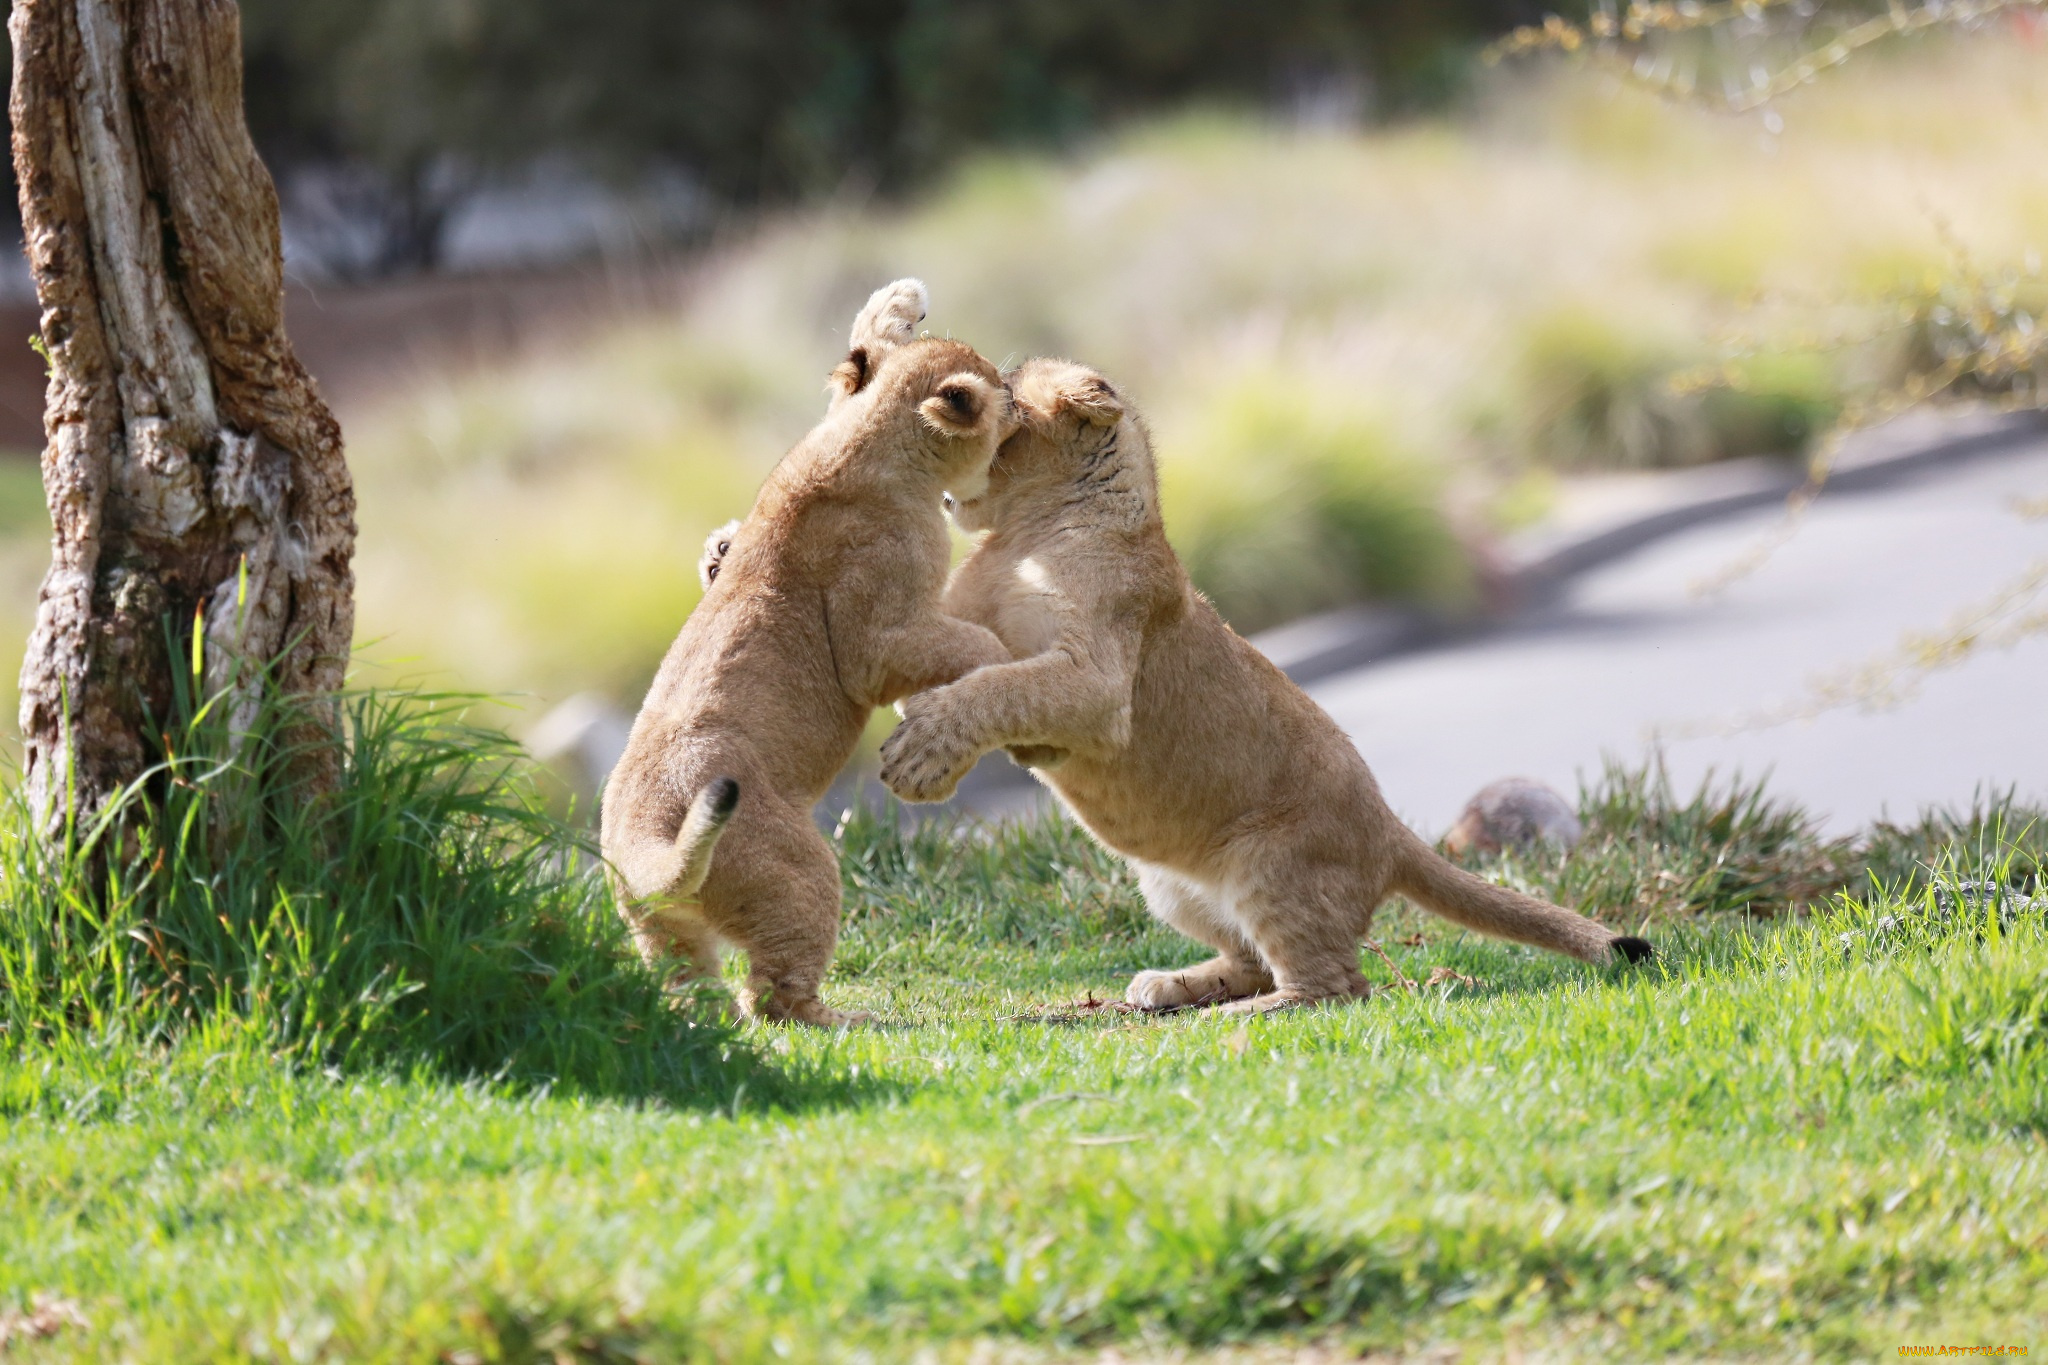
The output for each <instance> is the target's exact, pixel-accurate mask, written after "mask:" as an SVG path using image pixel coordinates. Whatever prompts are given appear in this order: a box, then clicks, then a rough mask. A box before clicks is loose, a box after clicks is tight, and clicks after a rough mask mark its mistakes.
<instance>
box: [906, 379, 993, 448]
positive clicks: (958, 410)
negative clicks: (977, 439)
mask: <svg viewBox="0 0 2048 1365" xmlns="http://www.w3.org/2000/svg"><path fill="white" fill-rule="evenodd" d="M1009 407H1010V404H1009V394H1008V392H1007V391H1006V390H1004V389H1003V388H1002V387H1001V386H999V385H996V384H991V383H989V382H988V381H987V380H986V379H983V378H982V377H981V376H980V375H978V374H974V373H971V372H968V371H962V372H961V373H959V374H956V375H952V376H949V377H948V378H946V379H942V380H940V381H939V387H938V389H937V390H936V391H935V392H934V393H933V394H932V396H931V397H929V398H927V399H925V400H924V401H923V402H922V403H919V404H918V405H917V411H918V414H919V415H920V416H922V417H923V418H924V420H925V425H926V426H928V427H930V428H931V429H932V430H933V431H936V432H938V433H939V434H940V435H941V436H952V437H956V438H958V437H966V436H974V435H978V434H980V433H981V432H984V431H988V430H991V429H993V428H999V427H1000V425H1001V423H1002V422H1003V420H1004V418H1005V417H1006V416H1007V414H1008V412H1009Z"/></svg>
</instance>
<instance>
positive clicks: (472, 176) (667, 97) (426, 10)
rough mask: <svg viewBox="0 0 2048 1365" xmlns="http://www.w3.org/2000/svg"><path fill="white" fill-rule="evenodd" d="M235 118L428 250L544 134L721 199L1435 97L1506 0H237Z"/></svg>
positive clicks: (550, 144)
mask: <svg viewBox="0 0 2048 1365" xmlns="http://www.w3.org/2000/svg"><path fill="white" fill-rule="evenodd" d="M242 10H243V15H244V33H245V46H246V49H247V60H248V104H249V113H250V122H251V125H252V128H253V130H254V132H255V134H256V137H257V141H258V143H259V145H260V146H261V147H262V149H263V151H264V153H265V155H266V157H268V158H269V159H270V161H271V163H272V165H273V167H276V168H279V169H282V170H284V171H285V172H286V173H287V174H286V178H287V179H289V174H290V172H291V171H293V170H294V169H296V168H299V167H304V166H309V165H311V166H319V167H324V168H327V169H329V170H343V171H346V172H348V173H350V174H351V175H352V176H353V177H354V180H353V184H354V188H355V190H356V198H357V200H358V204H359V207H360V209H361V211H362V212H363V213H364V214H365V215H366V216H368V217H369V218H371V219H373V220H374V221H376V222H377V223H378V224H379V226H380V228H381V230H382V233H383V235H384V239H385V246H384V250H383V252H382V253H381V256H380V258H379V259H378V260H377V261H376V262H375V267H376V268H380V269H387V270H391V269H401V268H407V267H419V266H427V265H431V264H432V263H433V259H434V255H435V253H436V251H437V249H438V241H439V233H440V229H441V227H442V225H443V224H444V223H445V221H446V218H447V214H448V211H449V209H450V207H452V205H453V204H454V203H455V202H456V201H457V200H458V199H459V198H460V196H461V195H462V194H464V193H466V192H468V191H469V190H470V189H472V188H474V187H475V185H476V184H477V183H478V182H479V181H480V180H483V179H487V178H488V177H490V176H491V175H493V174H496V173H503V172H506V171H516V170H517V169H519V168H521V167H524V166H527V165H529V164H531V163H533V162H534V161H535V160H536V159H539V158H543V157H546V156H549V155H556V154H559V155H567V156H570V157H573V158H575V159H576V160H577V162H578V163H579V164H582V165H586V166H591V167H595V168H597V169H599V170H601V171H604V172H606V173H608V174H610V175H612V176H614V177H622V178H625V177H632V176H636V175H642V174H645V173H648V172H650V171H660V172H668V173H673V174H681V175H683V176H686V177H687V178H688V179H689V180H690V181H691V182H692V183H694V184H696V185H698V186H699V187H701V188H702V189H703V190H705V191H706V192H707V193H708V194H709V195H711V196H712V197H713V198H714V199H716V200H718V201H719V202H722V203H727V204H735V205H742V206H744V205H753V204H761V203H776V202H789V201H793V200H800V199H805V198H810V197H815V196H819V195H827V194H831V193H834V192H837V191H839V190H841V189H843V188H845V187H847V186H849V185H853V186H871V187H875V188H879V189H881V190H883V191H885V192H895V191H899V190H902V189H905V188H908V187H911V186H914V185H916V184H919V183H921V182H923V181H925V180H927V179H929V178H930V177H931V176H932V175H933V174H934V173H935V172H938V171H940V170H942V169H943V168H945V167H947V166H949V165H951V164H952V163H954V162H955V161H957V160H958V159H959V158H961V157H962V156H963V155H964V154H967V153H970V152H973V151H976V150H978V149H981V148H985V147H988V146H992V145H993V146H1015V145H1022V144H1049V143H1053V144H1056V143H1061V142H1064V141H1067V140H1070V139H1072V138H1074V137H1076V136H1078V135H1082V134H1087V133H1092V132H1095V131H1097V130H1099V129H1101V128H1104V127H1106V126H1108V125H1110V124H1111V123H1113V122H1115V121H1117V120H1120V119H1122V118H1125V117H1127V116H1129V115H1132V114H1136V113H1143V112H1145V111H1148V110H1152V109H1156V108H1158V107H1160V106H1162V105H1167V104H1175V103H1182V102H1185V101H1188V100H1191V99H1193V100H1202V101H1212V102H1214V101H1220V102H1235V103H1242V104H1250V105H1254V106H1260V107H1271V106H1275V105H1280V106H1287V105H1292V106H1296V107H1298V108H1299V110H1300V111H1301V112H1302V113H1303V114H1304V115H1306V116H1308V117H1317V116H1324V115H1335V116H1338V117H1352V118H1356V117H1358V116H1359V115H1361V114H1364V113H1368V112H1371V111H1373V110H1374V109H1407V108H1413V107H1416V106H1418V105H1424V104H1431V103H1441V102H1442V100H1443V99H1444V98H1445V96H1446V95H1447V94H1448V93H1450V91H1451V90H1452V89H1453V88H1454V86H1455V84H1456V83H1457V81H1458V79H1459V75H1460V73H1461V72H1462V71H1463V70H1464V68H1465V64H1466V63H1465V60H1464V59H1465V58H1466V57H1467V56H1469V54H1470V52H1471V51H1473V50H1474V49H1476V47H1477V46H1478V45H1479V44H1480V43H1482V42H1484V41H1485V40H1487V39H1488V38H1491V37H1492V36H1494V35H1495V34H1497V33H1499V32H1500V31H1501V30H1503V29H1504V28H1506V27H1508V26H1509V25H1512V24H1514V23H1518V22H1523V21H1526V20H1530V19H1533V18H1537V17H1539V16H1540V14H1541V7H1540V6H1538V5H1536V4H1534V3H1530V0H1448V2H1445V3H1422V2H1421V0H1273V2H1272V3H1267V4H1262V5H1257V6H1248V5H1236V4H1229V3H1223V0H1170V3H1160V2H1159V0H1142V2H1141V0H1020V2H1016V3H995V2H994V0H770V2H769V3H760V2H759V0H693V3H690V4H687V5H679V4H674V3H670V2H669V0H583V3H580V4H576V5H563V4H559V3H549V0H243V3H242Z"/></svg>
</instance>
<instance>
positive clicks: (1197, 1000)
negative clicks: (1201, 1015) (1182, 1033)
mask: <svg viewBox="0 0 2048 1365" xmlns="http://www.w3.org/2000/svg"><path fill="white" fill-rule="evenodd" d="M1222 998H1223V994H1222V992H1221V991H1220V990H1219V989H1218V983H1217V982H1216V981H1215V980H1214V979H1212V978H1210V977H1207V976H1196V975H1195V974H1193V973H1191V972H1185V971H1182V972H1162V971H1145V972H1139V973H1138V974H1137V975H1136V976H1134V977H1132V978H1131V984H1130V986H1129V987H1128V988H1126V989H1125V991H1124V1003H1125V1004H1127V1005H1136V1006H1137V1007H1138V1008H1139V1009H1141V1010H1178V1009H1186V1008H1187V1007H1188V1006H1189V1005H1203V1004H1208V1003H1210V1002H1211V1001H1215V1000H1220V999H1222Z"/></svg>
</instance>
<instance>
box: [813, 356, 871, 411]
mask: <svg viewBox="0 0 2048 1365" xmlns="http://www.w3.org/2000/svg"><path fill="white" fill-rule="evenodd" d="M874 373H875V367H874V365H873V363H871V362H870V361H869V360H868V348H867V347H865V346H856V347H854V348H853V349H852V350H851V351H848V352H847V353H846V359H844V360H842V361H840V362H839V364H838V366H837V367H835V368H834V369H833V371H832V373H831V374H829V375H827V376H826V377H825V387H827V388H829V389H831V390H833V391H834V392H835V393H837V394H838V395H839V396H840V397H842V398H851V397H853V396H854V395H855V394H857V393H859V392H860V391H861V390H862V389H864V388H866V387H867V386H868V380H869V379H871V378H873V377H874Z"/></svg>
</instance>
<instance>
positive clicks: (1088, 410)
mask: <svg viewBox="0 0 2048 1365" xmlns="http://www.w3.org/2000/svg"><path fill="white" fill-rule="evenodd" d="M1059 405H1060V409H1061V410H1062V411H1064V412H1071V413H1073V414H1074V415H1075V416H1076V417H1078V418H1080V419H1081V420H1082V421H1084V422H1086V423H1088V424H1089V425H1090V426H1097V427H1113V426H1115V425H1116V424H1117V423H1118V422H1121V421H1122V420H1123V418H1124V400H1123V399H1121V398H1119V397H1117V394H1116V390H1115V389H1113V388H1111V387H1110V385H1109V381H1108V380H1107V379H1104V378H1103V377H1102V376H1101V375H1097V374H1091V375H1089V376H1088V377H1087V378H1085V379H1081V380H1077V381H1076V382H1075V383H1073V384H1072V385H1070V386H1068V387H1066V388H1063V389H1061V390H1060V393H1059Z"/></svg>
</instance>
